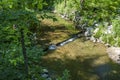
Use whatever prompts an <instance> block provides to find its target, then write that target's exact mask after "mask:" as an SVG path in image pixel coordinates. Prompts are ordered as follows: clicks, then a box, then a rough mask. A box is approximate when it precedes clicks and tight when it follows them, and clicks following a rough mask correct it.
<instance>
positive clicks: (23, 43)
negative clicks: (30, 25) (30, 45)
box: [20, 29, 28, 75]
mask: <svg viewBox="0 0 120 80" xmlns="http://www.w3.org/2000/svg"><path fill="white" fill-rule="evenodd" d="M20 33H21V44H22V52H23V57H24V64H25V72H26V75H28V58H27V54H26V48H25V41H24V32H23V29H20Z"/></svg>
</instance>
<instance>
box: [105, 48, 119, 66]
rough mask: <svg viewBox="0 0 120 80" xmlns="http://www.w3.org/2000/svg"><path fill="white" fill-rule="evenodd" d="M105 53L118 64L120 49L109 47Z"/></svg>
mask: <svg viewBox="0 0 120 80" xmlns="http://www.w3.org/2000/svg"><path fill="white" fill-rule="evenodd" d="M107 53H108V55H109V57H110V58H111V59H112V60H113V61H114V62H116V63H118V64H120V48H119V47H109V48H108V49H107Z"/></svg>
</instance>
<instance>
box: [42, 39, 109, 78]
mask: <svg viewBox="0 0 120 80" xmlns="http://www.w3.org/2000/svg"><path fill="white" fill-rule="evenodd" d="M105 48H106V47H105V46H103V45H102V44H97V45H96V46H94V44H93V43H92V42H90V41H86V42H84V43H83V42H82V41H81V40H79V39H78V40H75V41H73V42H72V43H69V44H67V45H64V46H62V47H59V48H58V49H57V50H56V51H50V52H48V53H47V54H46V55H45V56H43V59H42V63H41V64H42V65H43V66H45V67H46V68H48V69H50V70H53V71H55V72H56V73H57V74H58V75H60V74H62V71H64V69H68V70H69V71H70V75H71V79H72V80H80V79H81V80H88V79H89V80H98V79H99V76H98V75H97V74H96V72H95V68H96V67H97V66H100V65H103V64H106V63H107V62H108V61H109V59H108V57H107V54H106V51H105ZM86 76H87V77H86Z"/></svg>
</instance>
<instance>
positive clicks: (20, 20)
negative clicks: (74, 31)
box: [0, 0, 120, 80]
mask: <svg viewBox="0 0 120 80" xmlns="http://www.w3.org/2000/svg"><path fill="white" fill-rule="evenodd" d="M46 11H50V12H55V13H57V14H60V15H64V16H65V17H67V19H68V20H71V21H73V22H74V18H75V17H76V16H78V17H81V18H82V19H81V20H80V21H78V23H77V24H84V23H85V22H87V23H88V25H87V26H88V27H89V26H91V25H93V23H94V22H95V21H96V22H97V23H98V24H99V28H100V29H99V31H98V32H97V33H96V34H95V35H94V36H95V37H96V38H100V37H102V39H103V41H104V42H106V43H109V44H110V45H115V46H120V25H119V24H120V0H0V76H1V77H0V80H26V74H23V73H25V71H24V61H23V55H22V47H21V42H20V41H21V37H20V30H21V29H23V31H24V33H23V34H24V39H25V41H24V42H25V46H26V52H27V53H29V55H28V58H29V60H30V61H28V65H29V78H30V79H31V76H33V77H37V78H38V80H40V79H41V77H40V76H38V72H39V71H40V70H41V68H40V66H38V65H32V64H35V63H38V62H39V61H38V60H39V58H41V55H43V54H44V52H43V51H42V47H41V46H37V47H36V46H34V45H35V43H34V42H35V41H34V40H33V37H34V34H35V33H36V31H37V30H38V29H40V27H41V20H42V19H44V18H46V17H47V18H52V19H53V16H52V17H50V16H48V15H47V14H46V13H47V12H46ZM76 12H77V13H78V15H76V14H75V13H76ZM74 23H76V22H74ZM109 23H111V24H112V26H113V29H112V31H113V32H114V33H111V34H108V35H106V34H104V32H103V31H104V30H105V29H106V27H107V26H109V25H108V24H109ZM34 53H36V55H33V54H34ZM4 74H5V75H4ZM27 78H28V77H27ZM39 78H40V79H39ZM60 80H61V79H60ZM64 80H66V79H64Z"/></svg>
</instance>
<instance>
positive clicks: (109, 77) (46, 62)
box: [41, 55, 120, 80]
mask: <svg viewBox="0 0 120 80" xmlns="http://www.w3.org/2000/svg"><path fill="white" fill-rule="evenodd" d="M103 56H104V55H101V56H89V57H84V58H83V56H77V57H76V58H74V59H71V58H69V57H67V56H64V57H63V58H62V59H61V58H56V57H52V58H50V57H47V58H43V59H42V61H41V62H42V63H41V65H43V66H44V67H46V68H48V69H49V70H53V71H55V74H57V75H61V74H62V72H63V71H64V70H65V69H67V70H69V71H70V80H119V79H120V76H119V73H120V71H119V69H120V68H117V67H118V66H117V67H116V68H115V69H114V68H113V67H112V65H111V64H110V63H104V64H99V65H94V62H95V61H96V60H97V59H98V58H100V57H103ZM115 65H116V64H115Z"/></svg>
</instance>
